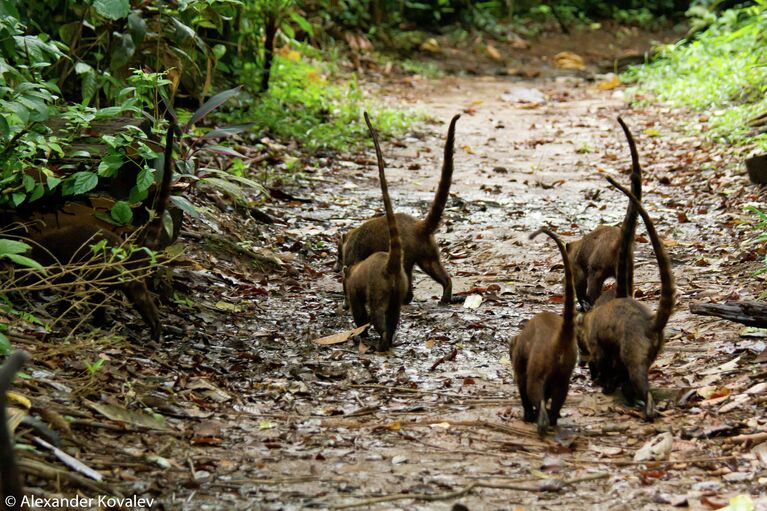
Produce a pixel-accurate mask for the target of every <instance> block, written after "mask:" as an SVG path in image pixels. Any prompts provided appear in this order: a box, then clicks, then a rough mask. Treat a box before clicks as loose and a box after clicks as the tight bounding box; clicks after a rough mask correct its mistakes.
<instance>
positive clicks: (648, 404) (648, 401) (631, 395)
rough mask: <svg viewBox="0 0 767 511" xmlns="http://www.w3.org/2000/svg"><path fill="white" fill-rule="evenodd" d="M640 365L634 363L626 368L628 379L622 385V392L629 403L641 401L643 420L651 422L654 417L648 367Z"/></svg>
mask: <svg viewBox="0 0 767 511" xmlns="http://www.w3.org/2000/svg"><path fill="white" fill-rule="evenodd" d="M641 366H643V364H634V365H632V366H630V367H629V368H628V381H627V382H626V383H625V384H624V385H623V394H624V395H625V396H626V399H627V400H628V401H629V402H630V403H636V402H638V401H639V402H642V404H643V405H644V420H646V421H647V422H652V421H653V420H654V419H655V403H654V401H653V398H652V394H650V384H649V382H648V377H647V370H648V369H647V368H646V367H641Z"/></svg>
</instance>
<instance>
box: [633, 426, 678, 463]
mask: <svg viewBox="0 0 767 511" xmlns="http://www.w3.org/2000/svg"><path fill="white" fill-rule="evenodd" d="M673 445H674V436H673V435H672V434H671V433H669V432H668V431H666V432H665V433H661V434H660V435H658V436H656V437H655V438H653V439H651V440H650V441H648V442H647V443H645V444H644V445H643V446H642V447H641V448H640V449H639V450H638V451H637V452H636V453H635V454H634V461H662V460H667V459H668V457H669V455H670V454H671V447H672V446H673Z"/></svg>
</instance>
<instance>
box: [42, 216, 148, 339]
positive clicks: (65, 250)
mask: <svg viewBox="0 0 767 511" xmlns="http://www.w3.org/2000/svg"><path fill="white" fill-rule="evenodd" d="M31 240H32V241H33V242H34V243H33V248H32V258H33V259H35V260H36V261H37V262H39V263H40V264H42V265H45V266H48V265H56V264H68V263H85V262H88V261H91V260H93V258H94V254H93V251H92V250H91V248H90V247H91V245H94V244H96V243H99V242H100V241H105V242H106V250H109V249H111V248H117V247H120V246H122V245H124V242H123V240H122V239H121V238H120V237H119V236H117V235H116V234H114V233H112V232H110V231H105V230H103V229H100V228H99V227H97V226H95V225H92V224H83V225H69V226H66V227H61V228H59V229H55V230H51V231H45V232H43V233H40V234H38V235H33V236H32V237H31ZM149 262H150V261H149V256H148V255H147V254H146V253H145V252H144V251H142V250H137V251H135V252H133V253H130V254H129V255H128V257H127V259H126V260H125V261H123V262H122V266H123V267H124V268H125V269H126V270H138V269H140V268H142V267H146V266H148V265H149ZM94 271H97V270H94ZM118 275H119V272H118V271H117V270H116V269H105V270H104V271H103V273H102V276H103V277H106V278H109V279H110V280H112V279H114V280H116V279H117V277H118ZM108 287H110V288H113V289H114V288H117V289H120V290H122V292H123V293H125V296H127V297H128V300H129V301H130V302H131V304H132V305H133V307H134V309H136V312H138V313H139V315H140V316H141V318H142V319H143V320H144V322H145V323H146V324H147V326H148V327H149V330H150V332H151V335H152V339H153V340H159V339H160V336H161V335H162V326H161V324H160V313H159V311H158V309H157V305H156V304H155V301H154V298H152V295H151V294H150V293H149V289H147V286H146V282H145V280H144V279H135V280H134V279H128V280H127V281H126V282H123V283H115V284H113V285H110V286H108ZM97 314H103V311H102V309H101V308H100V307H99V308H97Z"/></svg>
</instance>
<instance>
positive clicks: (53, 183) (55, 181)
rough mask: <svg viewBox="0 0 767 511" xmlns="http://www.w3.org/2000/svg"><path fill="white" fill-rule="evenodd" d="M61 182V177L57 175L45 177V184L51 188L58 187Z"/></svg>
mask: <svg viewBox="0 0 767 511" xmlns="http://www.w3.org/2000/svg"><path fill="white" fill-rule="evenodd" d="M59 183H61V179H59V178H57V177H56V176H47V177H46V178H45V184H46V185H48V189H49V190H53V189H54V188H56V187H57V186H58V185H59Z"/></svg>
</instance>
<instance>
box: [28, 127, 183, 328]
mask: <svg viewBox="0 0 767 511" xmlns="http://www.w3.org/2000/svg"><path fill="white" fill-rule="evenodd" d="M174 129H175V126H174V125H173V124H172V123H171V125H170V126H169V127H168V132H167V135H166V138H165V151H164V169H163V178H162V181H161V184H160V189H159V192H158V194H157V199H156V204H155V215H156V216H155V218H154V219H153V220H152V222H150V223H149V224H148V225H147V226H146V227H145V229H144V231H143V233H142V235H141V236H140V237H139V244H140V245H143V246H146V247H148V248H153V249H155V248H159V247H160V246H162V244H163V236H165V233H164V229H163V225H164V221H163V219H164V214H165V210H166V208H167V205H168V201H169V198H170V191H171V183H172V177H173V166H174V165H175V163H174V160H173V135H174ZM165 237H166V238H167V236H165ZM29 238H30V240H32V241H33V249H32V257H33V258H34V259H35V260H36V261H38V262H40V263H41V264H43V265H55V264H69V263H85V262H88V261H91V260H93V257H94V254H93V251H92V250H91V248H90V246H91V245H94V244H97V243H99V242H104V243H105V246H106V249H107V250H110V249H113V248H118V247H123V246H124V245H125V243H124V242H123V240H122V239H121V238H120V237H119V236H117V235H116V234H114V233H113V232H111V231H108V230H105V229H102V228H101V227H99V226H98V225H95V224H90V223H86V224H70V225H67V226H64V227H59V228H52V229H40V230H38V231H33V232H31V233H30V234H29ZM124 248H125V249H126V253H127V258H126V260H125V261H123V262H122V266H123V268H124V269H125V270H128V271H134V272H137V271H139V270H140V269H141V268H143V267H147V266H149V264H150V257H149V255H148V254H147V253H146V252H144V251H143V250H135V251H131V250H130V248H129V247H127V246H126V247H124ZM99 262H101V261H99ZM95 272H96V273H97V272H98V270H96V271H95ZM101 276H102V277H104V278H107V279H109V280H112V281H116V280H118V277H119V271H118V270H116V269H115V270H104V272H103V273H101ZM125 280H126V281H125V282H122V283H115V284H112V285H109V286H107V287H109V288H111V289H120V290H122V291H123V292H124V293H125V295H126V296H127V297H128V300H129V301H130V302H131V303H132V304H133V307H134V308H135V309H136V311H137V312H138V313H139V315H140V316H141V318H142V319H143V320H144V322H145V323H146V324H147V326H148V327H149V329H150V331H151V335H152V339H154V340H158V339H159V338H160V336H161V334H162V331H161V324H160V314H159V311H158V309H157V305H156V304H155V301H154V298H153V297H152V295H151V294H150V293H149V290H148V289H147V286H146V282H145V280H144V279H135V278H133V277H128V278H127V279H125ZM95 315H96V318H97V319H101V318H103V309H102V308H101V307H97V308H96V311H95Z"/></svg>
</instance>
